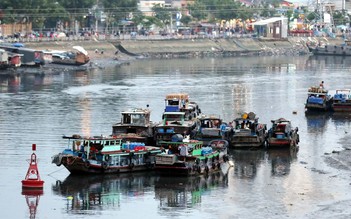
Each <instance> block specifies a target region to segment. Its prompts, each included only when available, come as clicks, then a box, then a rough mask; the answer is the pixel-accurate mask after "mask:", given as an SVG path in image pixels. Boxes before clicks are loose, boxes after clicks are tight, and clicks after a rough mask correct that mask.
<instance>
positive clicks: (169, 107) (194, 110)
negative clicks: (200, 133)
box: [165, 93, 201, 120]
mask: <svg viewBox="0 0 351 219" xmlns="http://www.w3.org/2000/svg"><path fill="white" fill-rule="evenodd" d="M165 112H184V113H185V119H186V120H192V119H194V118H196V117H197V116H198V115H200V113H201V110H200V108H199V106H198V105H197V103H196V102H190V101H189V95H188V94H186V93H174V94H168V95H166V98H165Z"/></svg>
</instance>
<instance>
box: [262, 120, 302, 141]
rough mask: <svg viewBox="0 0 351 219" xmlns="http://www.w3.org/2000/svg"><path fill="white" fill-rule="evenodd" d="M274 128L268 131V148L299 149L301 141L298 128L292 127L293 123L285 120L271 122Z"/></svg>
mask: <svg viewBox="0 0 351 219" xmlns="http://www.w3.org/2000/svg"><path fill="white" fill-rule="evenodd" d="M271 122H272V127H271V128H270V129H269V130H268V136H267V145H266V146H267V148H278V147H290V148H294V147H297V145H298V144H299V141H300V137H299V134H298V133H297V132H298V128H297V127H296V128H293V127H292V126H291V121H289V120H286V119H284V118H280V119H277V120H271Z"/></svg>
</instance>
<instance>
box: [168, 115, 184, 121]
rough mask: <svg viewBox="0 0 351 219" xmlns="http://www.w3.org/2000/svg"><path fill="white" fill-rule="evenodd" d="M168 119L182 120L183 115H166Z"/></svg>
mask: <svg viewBox="0 0 351 219" xmlns="http://www.w3.org/2000/svg"><path fill="white" fill-rule="evenodd" d="M165 119H166V121H176V120H177V121H180V120H182V115H165Z"/></svg>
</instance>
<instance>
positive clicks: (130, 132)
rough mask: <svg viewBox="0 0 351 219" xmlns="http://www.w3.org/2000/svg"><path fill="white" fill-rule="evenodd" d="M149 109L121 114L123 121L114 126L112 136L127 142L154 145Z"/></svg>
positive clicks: (136, 109) (137, 109)
mask: <svg viewBox="0 0 351 219" xmlns="http://www.w3.org/2000/svg"><path fill="white" fill-rule="evenodd" d="M150 114H151V111H150V110H149V109H141V108H135V109H130V110H126V111H123V112H121V115H122V117H121V121H120V122H119V123H116V124H114V125H113V126H112V135H113V136H116V137H119V138H123V139H125V140H127V141H138V142H143V143H145V144H146V145H154V139H153V128H154V126H155V124H154V123H153V122H151V120H150Z"/></svg>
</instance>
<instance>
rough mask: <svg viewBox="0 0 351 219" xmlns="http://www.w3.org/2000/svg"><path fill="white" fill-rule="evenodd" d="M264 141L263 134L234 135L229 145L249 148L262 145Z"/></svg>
mask: <svg viewBox="0 0 351 219" xmlns="http://www.w3.org/2000/svg"><path fill="white" fill-rule="evenodd" d="M264 142H265V137H264V136H235V134H234V136H233V137H232V140H231V142H230V143H231V144H230V147H232V148H241V149H251V148H260V147H263V145H264Z"/></svg>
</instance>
